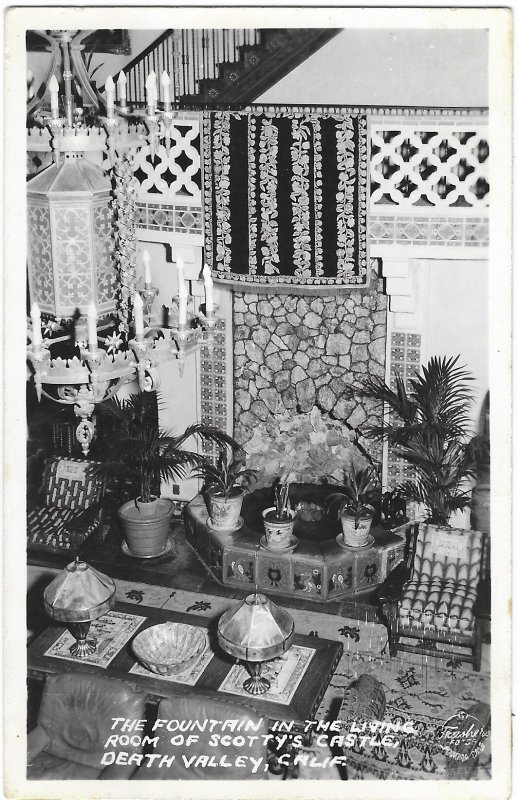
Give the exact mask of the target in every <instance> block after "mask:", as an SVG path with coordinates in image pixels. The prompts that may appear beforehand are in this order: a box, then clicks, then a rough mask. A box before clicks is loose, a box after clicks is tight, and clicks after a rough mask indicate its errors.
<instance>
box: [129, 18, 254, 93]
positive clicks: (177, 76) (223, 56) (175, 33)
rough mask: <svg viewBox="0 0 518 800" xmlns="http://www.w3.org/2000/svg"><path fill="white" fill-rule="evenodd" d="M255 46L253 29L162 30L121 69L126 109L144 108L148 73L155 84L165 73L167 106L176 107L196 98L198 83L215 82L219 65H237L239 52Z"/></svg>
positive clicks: (239, 58)
mask: <svg viewBox="0 0 518 800" xmlns="http://www.w3.org/2000/svg"><path fill="white" fill-rule="evenodd" d="M259 44H261V31H260V30H257V29H253V28H246V29H239V30H237V29H223V28H218V29H206V28H199V29H195V30H187V29H179V30H172V29H169V30H166V31H164V33H163V34H162V35H161V36H159V37H158V39H156V40H155V41H154V42H153V43H152V44H151V45H149V47H147V48H146V50H144V51H143V52H142V53H141V54H140V55H139V56H137V58H135V59H133V61H131V62H130V63H129V64H128V65H127V66H126V67H125V68H124V73H125V75H126V81H127V84H126V95H127V102H128V105H130V106H135V107H139V106H142V105H144V104H145V97H146V95H145V85H146V78H147V76H148V75H149V73H150V72H151V71H152V70H153V71H154V72H155V74H156V75H157V78H158V82H160V76H161V75H162V72H167V74H168V75H169V77H170V80H171V85H170V97H171V102H172V103H178V102H181V100H182V98H184V97H186V96H191V95H194V94H199V93H200V91H199V90H200V83H201V82H202V81H205V82H207V81H211V80H216V79H217V78H218V77H219V75H220V65H221V64H223V63H229V64H232V63H236V62H238V61H240V60H241V57H242V49H241V48H243V47H247V46H254V45H259Z"/></svg>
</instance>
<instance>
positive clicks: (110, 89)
mask: <svg viewBox="0 0 518 800" xmlns="http://www.w3.org/2000/svg"><path fill="white" fill-rule="evenodd" d="M104 88H105V89H106V115H107V116H108V117H113V114H114V111H115V84H114V82H113V78H112V76H111V75H108V77H107V78H106V83H105V84H104Z"/></svg>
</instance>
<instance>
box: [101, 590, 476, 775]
mask: <svg viewBox="0 0 518 800" xmlns="http://www.w3.org/2000/svg"><path fill="white" fill-rule="evenodd" d="M116 584H117V599H118V600H120V601H122V602H126V603H136V604H138V605H148V606H157V607H160V608H168V609H171V610H173V611H184V612H187V613H191V614H198V615H201V616H204V617H207V618H209V619H213V618H216V617H219V616H220V614H222V613H223V611H226V610H227V609H228V608H230V607H231V606H232V605H234V604H236V603H238V602H239V600H231V599H229V598H226V597H215V596H214V595H207V596H204V595H199V594H195V593H193V592H186V591H183V590H180V589H178V590H175V589H173V590H171V589H169V588H167V587H158V586H149V585H146V584H134V583H130V582H126V581H116ZM290 614H291V615H292V617H293V619H294V621H295V630H296V631H299V632H304V633H306V634H308V635H310V636H320V637H321V638H326V639H335V640H337V641H340V642H342V643H343V645H344V653H343V656H342V658H341V660H340V662H339V664H338V667H337V669H336V671H335V673H334V675H333V678H332V680H331V683H330V685H329V687H328V689H327V691H326V693H325V695H324V698H323V700H322V704H321V706H320V709H319V711H318V714H317V718H318V719H319V720H333V719H336V718H337V714H338V710H339V707H340V704H341V701H342V699H343V695H344V690H345V689H346V688H347V687H348V686H350V684H351V683H352V682H353V681H354V680H355V679H356V678H358V677H359V675H361V674H363V673H369V674H371V675H373V676H374V677H376V678H377V679H378V680H379V681H380V682H381V683H382V685H383V689H384V691H385V697H386V711H385V719H390V720H399V721H400V722H405V721H412V723H413V726H414V728H416V727H417V728H418V729H419V730H420V731H422V734H423V735H422V743H421V742H417V743H416V742H413V746H412V748H409V752H407V750H405V751H404V758H402V757H401V753H400V751H399V750H398V751H397V752H396V751H392V752H391V751H388V750H385V752H379V753H374V754H371V757H370V758H369V762H371V766H370V767H369V768H367V767H366V766H365V764H362V763H361V762H362V758H361V754H358V753H356V754H354V753H351V757H350V762H351V763H349V764H348V768H347V769H348V777H349V779H354V778H358V779H360V778H361V779H369V778H370V779H380V778H392V779H398V778H399V779H403V778H404V779H406V780H408V779H412V778H417V779H420V780H422V779H432V780H437V779H441V778H444V779H445V778H446V775H445V774H444V769H445V758H444V755H443V754H442V751H441V750H440V749H439V748H438V747H434V745H433V741H434V738H435V733H436V731H437V729H438V728H439V726H440V724H441V723H442V722H445V721H446V720H447V719H448V718H449V717H451V715H452V714H453V713H455V712H457V711H467V710H468V709H469V708H470V707H471V706H473V705H474V704H475V703H477V702H486V703H490V679H489V647H488V646H486V645H484V646H483V658H482V669H481V671H480V673H477V672H473V669H472V666H471V664H469V663H467V662H466V663H464V662H463V661H462V659H461V657H459V655H458V652H457V651H453V649H452V653H451V657H449V658H440V659H436V658H429V657H428V656H415V655H412V654H410V653H401V654H398V657H397V658H394V659H391V658H389V656H388V652H387V632H386V629H385V627H384V626H383V625H381V624H379V623H375V622H369V621H367V620H366V619H349V618H345V617H338V616H336V615H333V614H325V613H320V612H314V611H300V610H297V609H290ZM308 752H315V753H317V754H318V748H317V749H316V750H315V748H309V750H308ZM321 755H322V754H321V753H320V756H321ZM377 755H378V756H379V758H378V759H377V763H376V756H377ZM398 759H399V760H398ZM353 762H354V763H353ZM400 762H403V763H400ZM356 764H358V765H359V766H358V768H357V769H355V765H356ZM331 772H333V775H331V774H330V773H331ZM300 777H301V778H302V779H303V778H309V779H315V778H317V779H318V778H321V779H326V780H330V779H333V778H335V779H339V778H340V773H339V771H338V770H337V769H336V768H335V770H331V769H325V770H322V769H319V770H308V769H306V771H304V770H301V775H300ZM490 777H491V772H490V747H489V741H486V743H485V749H484V751H483V752H482V754H481V756H480V759H479V767H478V770H477V773H476V778H477V779H489V778H490Z"/></svg>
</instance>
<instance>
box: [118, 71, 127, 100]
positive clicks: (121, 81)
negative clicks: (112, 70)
mask: <svg viewBox="0 0 518 800" xmlns="http://www.w3.org/2000/svg"><path fill="white" fill-rule="evenodd" d="M117 98H118V100H119V103H120V105H121V106H123V107H124V106H125V105H126V76H125V74H124V70H122V69H121V71H120V72H119V77H118V79H117Z"/></svg>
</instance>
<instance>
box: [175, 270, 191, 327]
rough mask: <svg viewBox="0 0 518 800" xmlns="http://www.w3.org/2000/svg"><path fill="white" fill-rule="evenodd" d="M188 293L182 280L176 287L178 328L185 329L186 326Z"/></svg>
mask: <svg viewBox="0 0 518 800" xmlns="http://www.w3.org/2000/svg"><path fill="white" fill-rule="evenodd" d="M188 296H189V292H188V290H187V286H186V285H185V282H184V281H183V280H182V282H181V283H180V285H179V287H178V301H179V303H178V326H179V327H180V328H185V326H186V325H187V297H188Z"/></svg>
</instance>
